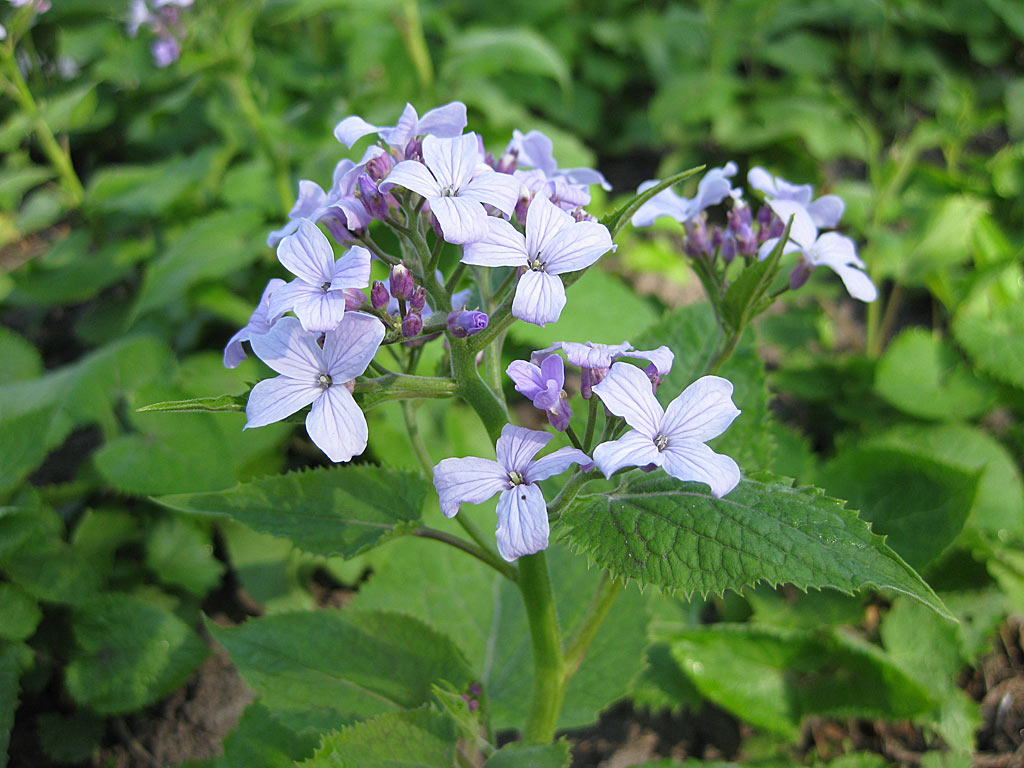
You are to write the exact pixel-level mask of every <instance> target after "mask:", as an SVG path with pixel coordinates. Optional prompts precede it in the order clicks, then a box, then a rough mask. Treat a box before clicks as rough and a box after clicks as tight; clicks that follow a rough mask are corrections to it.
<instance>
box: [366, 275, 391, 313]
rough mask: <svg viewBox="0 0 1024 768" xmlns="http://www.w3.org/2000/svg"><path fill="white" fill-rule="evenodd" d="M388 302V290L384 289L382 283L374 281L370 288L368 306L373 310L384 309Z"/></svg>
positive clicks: (389, 299) (389, 298)
mask: <svg viewBox="0 0 1024 768" xmlns="http://www.w3.org/2000/svg"><path fill="white" fill-rule="evenodd" d="M389 301H391V296H390V295H389V294H388V289H387V288H385V287H384V283H382V282H381V281H380V280H374V281H373V287H372V288H370V305H371V306H372V307H373V308H374V309H384V308H385V307H386V306H387V305H388V302H389Z"/></svg>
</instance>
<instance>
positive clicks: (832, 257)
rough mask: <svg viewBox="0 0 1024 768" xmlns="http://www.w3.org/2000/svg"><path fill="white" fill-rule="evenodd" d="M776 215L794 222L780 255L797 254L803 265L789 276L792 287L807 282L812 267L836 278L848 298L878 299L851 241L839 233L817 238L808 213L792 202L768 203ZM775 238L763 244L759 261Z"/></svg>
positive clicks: (830, 233) (770, 247)
mask: <svg viewBox="0 0 1024 768" xmlns="http://www.w3.org/2000/svg"><path fill="white" fill-rule="evenodd" d="M768 204H769V205H770V206H771V208H772V210H773V211H775V214H776V215H777V216H778V217H779V218H780V219H782V221H783V222H786V221H789V219H790V217H792V218H793V225H792V226H791V227H790V230H789V239H788V240H787V241H786V244H785V246H783V253H800V254H802V259H803V262H804V265H803V266H802V267H801V266H800V265H798V268H797V270H795V271H794V273H793V275H791V285H795V286H799V285H802V284H803V282H805V281H806V280H807V277H808V276H809V275H810V272H811V270H812V269H813V268H814V267H818V266H825V267H828V268H829V269H831V270H832V271H833V272H835V273H836V274H837V275H839V279H840V280H842V281H843V285H845V286H846V290H847V291H848V292H849V294H850V295H851V296H852V297H853V298H855V299H859V300H860V301H865V302H869V301H874V300H875V299H877V298H878V289H877V288H875V284H874V283H872V282H871V278H870V277H868V276H867V275H866V274H865V273H864V271H863V270H864V268H865V267H864V262H863V261H861V260H860V259H859V258H858V257H857V248H856V246H855V245H854V244H853V241H852V240H851V239H850V238H848V237H846V236H845V235H840V234H839V233H838V232H824V233H822V234H821V235H819V234H818V228H817V227H816V226H815V225H814V221H813V220H812V218H811V215H810V213H809V212H808V211H807V209H806V208H805V207H804V206H803V205H801V204H800V203H797V202H794V201H792V200H769V201H768ZM778 242H779V239H778V238H771V239H770V240H766V241H765V242H764V243H763V244H762V245H761V248H760V250H759V251H758V254H757V257H758V259H762V260H763V259H766V258H768V254H770V253H771V252H772V250H773V249H774V248H775V246H776V244H777V243H778Z"/></svg>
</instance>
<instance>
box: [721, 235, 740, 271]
mask: <svg viewBox="0 0 1024 768" xmlns="http://www.w3.org/2000/svg"><path fill="white" fill-rule="evenodd" d="M718 252H719V254H721V256H722V261H724V262H725V263H726V264H732V260H733V259H735V258H736V238H735V237H733V236H732V233H731V232H730V233H728V234H727V235H726V236H725V238H724V239H723V241H722V245H721V246H720V248H719V250H718Z"/></svg>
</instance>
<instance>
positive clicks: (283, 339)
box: [249, 287, 324, 382]
mask: <svg viewBox="0 0 1024 768" xmlns="http://www.w3.org/2000/svg"><path fill="white" fill-rule="evenodd" d="M283 289H284V288H283V287H282V288H279V289H278V290H283ZM249 343H250V344H251V345H252V351H253V352H254V353H255V354H256V357H258V358H259V359H260V360H262V361H263V362H264V363H266V364H267V365H269V366H270V367H271V368H273V369H274V370H275V371H277V372H278V373H280V374H283V375H285V376H288V377H290V378H293V379H301V380H304V381H309V382H313V381H315V380H316V377H317V376H318V375H319V374H320V373H321V372H322V371H323V369H324V362H323V351H322V350H321V349H320V346H319V345H318V344H317V343H316V334H315V333H309V332H307V331H304V330H303V329H302V326H301V325H300V324H299V321H298V320H296V319H295V318H294V317H282V318H281V319H280V320H278V321H277V322H276V323H274V326H273V327H272V328H271V329H270V330H269V331H268V332H267V333H264V334H262V335H260V336H253V337H252V339H250V341H249Z"/></svg>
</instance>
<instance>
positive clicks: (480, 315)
mask: <svg viewBox="0 0 1024 768" xmlns="http://www.w3.org/2000/svg"><path fill="white" fill-rule="evenodd" d="M488 322H489V318H488V317H487V315H486V314H485V313H484V312H481V311H480V310H478V309H469V310H466V309H460V310H457V311H455V312H452V313H451V314H449V315H448V332H449V333H451V335H452V336H454V337H455V338H456V339H464V338H466V337H467V336H472V335H473V334H474V333H480V331H482V330H483V329H484V328H486V327H487V323H488Z"/></svg>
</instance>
